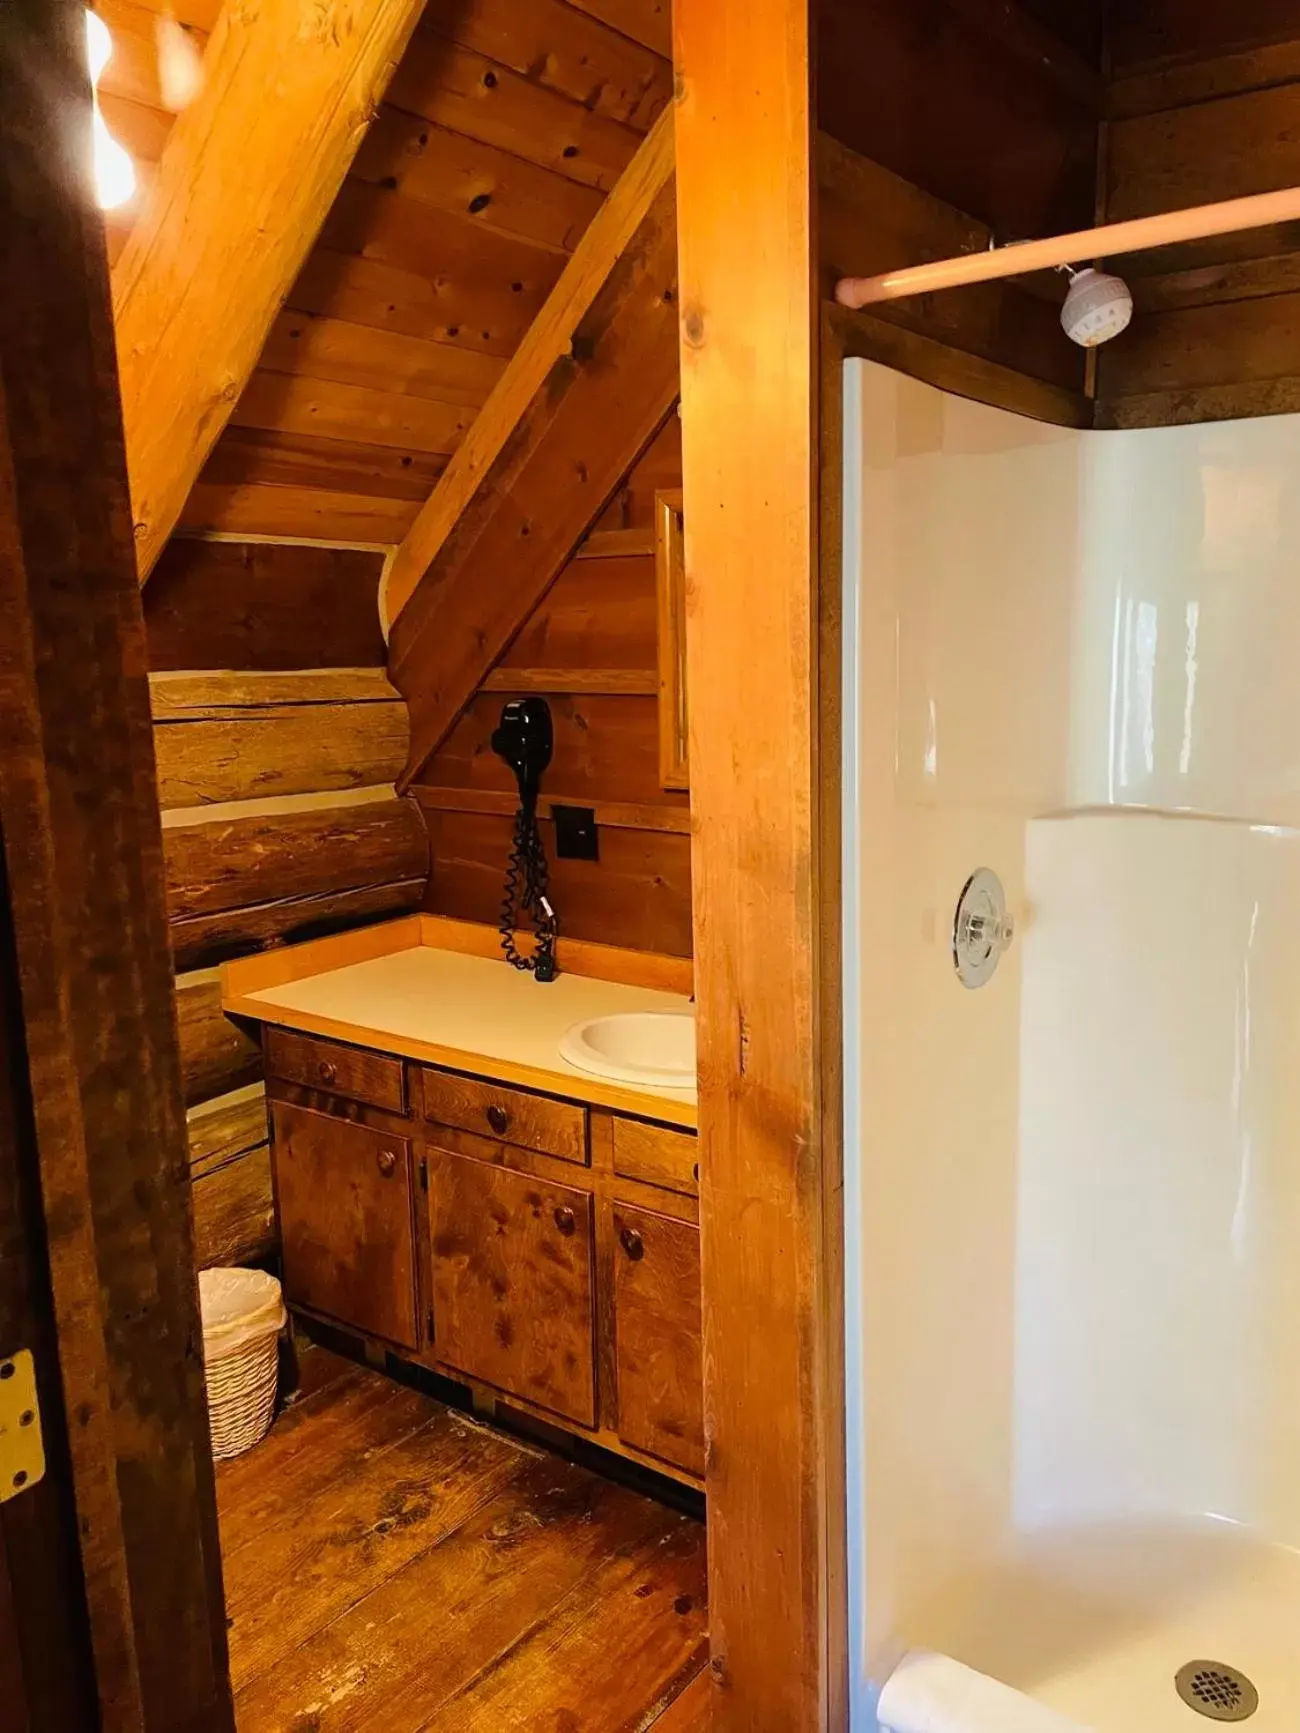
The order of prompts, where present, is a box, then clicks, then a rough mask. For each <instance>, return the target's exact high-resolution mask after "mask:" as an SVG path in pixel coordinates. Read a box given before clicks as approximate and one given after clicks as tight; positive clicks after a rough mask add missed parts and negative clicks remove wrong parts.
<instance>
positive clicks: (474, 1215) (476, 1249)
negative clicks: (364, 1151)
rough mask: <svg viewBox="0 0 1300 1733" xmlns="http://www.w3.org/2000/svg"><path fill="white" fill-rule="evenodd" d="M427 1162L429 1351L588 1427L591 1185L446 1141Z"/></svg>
mask: <svg viewBox="0 0 1300 1733" xmlns="http://www.w3.org/2000/svg"><path fill="white" fill-rule="evenodd" d="M429 1167H430V1185H429V1211H430V1217H431V1221H430V1227H431V1231H432V1239H433V1331H434V1351H435V1353H436V1354H437V1356H438V1358H439V1359H440V1360H442V1361H443V1362H445V1363H446V1364H447V1365H448V1366H451V1367H453V1368H455V1369H456V1370H457V1371H460V1372H464V1373H465V1374H466V1375H467V1376H469V1377H471V1378H478V1379H481V1380H482V1381H483V1382H484V1383H485V1384H491V1385H494V1386H495V1387H496V1388H497V1389H499V1390H504V1391H506V1392H508V1393H509V1394H510V1395H513V1396H522V1397H525V1398H526V1399H527V1400H528V1401H529V1402H536V1403H538V1404H539V1405H540V1406H541V1407H543V1408H548V1409H550V1410H552V1411H553V1412H554V1413H556V1414H562V1415H563V1416H564V1417H565V1418H566V1419H568V1420H575V1421H577V1422H578V1424H579V1425H581V1426H593V1425H594V1424H595V1420H596V1390H595V1382H596V1380H595V1332H594V1326H593V1320H592V1276H591V1271H592V1200H591V1194H590V1193H589V1192H585V1191H578V1190H575V1189H574V1187H572V1186H567V1185H557V1184H555V1182H554V1181H552V1180H543V1179H536V1178H534V1177H533V1176H532V1175H531V1174H526V1173H517V1172H515V1171H514V1170H513V1169H511V1168H505V1167H497V1166H495V1165H493V1164H492V1163H490V1162H485V1161H476V1160H473V1159H472V1158H471V1157H469V1156H463V1155H452V1154H451V1153H450V1152H448V1151H446V1150H430V1152H429Z"/></svg>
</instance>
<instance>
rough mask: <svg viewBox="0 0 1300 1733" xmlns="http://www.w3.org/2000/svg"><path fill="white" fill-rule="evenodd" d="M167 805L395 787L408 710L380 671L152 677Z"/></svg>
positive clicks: (163, 802)
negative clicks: (322, 791)
mask: <svg viewBox="0 0 1300 1733" xmlns="http://www.w3.org/2000/svg"><path fill="white" fill-rule="evenodd" d="M150 693H151V696H152V699H153V714H154V724H155V727H154V748H155V752H156V755H157V761H158V799H159V803H160V804H161V805H162V806H163V807H164V808H169V807H180V806H199V805H206V804H208V803H210V802H216V801H225V800H255V799H261V798H263V797H265V796H268V795H280V794H306V793H310V792H313V791H316V790H326V789H338V788H368V787H372V786H374V785H376V784H379V783H386V782H392V781H393V779H394V778H395V777H396V775H397V772H398V771H399V770H400V769H401V767H402V765H403V763H404V762H405V754H406V748H407V742H408V738H409V725H408V721H407V712H406V706H405V705H404V704H403V703H402V701H401V699H400V698H399V697H398V695H397V693H396V691H394V689H393V688H392V687H391V686H389V685H388V683H387V681H386V680H385V678H384V676H383V674H382V672H381V671H380V670H378V669H373V670H372V669H345V670H330V671H323V672H315V673H303V674H282V673H276V674H249V673H232V674H203V675H174V674H173V675H154V676H153V677H152V678H151V680H150Z"/></svg>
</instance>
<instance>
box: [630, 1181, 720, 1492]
mask: <svg viewBox="0 0 1300 1733" xmlns="http://www.w3.org/2000/svg"><path fill="white" fill-rule="evenodd" d="M614 1239H615V1244H614V1248H613V1254H614V1364H615V1369H616V1373H617V1378H618V1434H619V1437H620V1438H622V1439H623V1440H624V1441H625V1442H626V1443H628V1444H631V1445H634V1446H635V1447H636V1448H637V1449H638V1450H644V1451H646V1452H648V1454H649V1455H651V1456H658V1457H661V1458H662V1459H663V1460H664V1461H665V1462H672V1463H675V1464H676V1465H677V1467H678V1468H685V1469H687V1470H689V1471H690V1472H691V1473H692V1474H703V1473H704V1369H703V1363H702V1358H701V1353H700V1335H701V1307H700V1230H699V1229H698V1228H697V1227H695V1226H694V1225H693V1224H692V1223H691V1222H683V1221H676V1220H674V1219H673V1218H672V1217H670V1216H661V1215H656V1214H655V1213H654V1212H653V1211H651V1210H643V1209H634V1208H632V1207H631V1206H629V1205H627V1204H616V1205H615V1206H614Z"/></svg>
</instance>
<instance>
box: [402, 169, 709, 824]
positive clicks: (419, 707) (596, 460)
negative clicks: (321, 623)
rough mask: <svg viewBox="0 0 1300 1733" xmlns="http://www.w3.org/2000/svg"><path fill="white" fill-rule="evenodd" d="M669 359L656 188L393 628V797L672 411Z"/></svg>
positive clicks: (667, 238)
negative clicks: (398, 749) (402, 743)
mask: <svg viewBox="0 0 1300 1733" xmlns="http://www.w3.org/2000/svg"><path fill="white" fill-rule="evenodd" d="M677 347H678V346H677V235H676V200H675V198H674V192H673V186H672V183H671V181H670V182H669V183H668V184H667V185H665V186H664V187H663V189H662V190H661V192H660V193H659V196H658V197H657V198H656V199H655V200H654V202H653V204H652V205H651V206H650V209H649V210H648V211H647V213H646V216H645V219H644V221H643V222H642V223H641V225H640V227H639V228H638V229H637V231H636V234H635V235H634V236H633V239H632V242H631V244H630V246H629V247H628V248H627V250H626V251H625V252H624V254H623V256H622V257H621V258H620V260H619V261H618V266H617V269H616V270H614V271H613V273H612V274H611V276H610V278H609V280H608V282H607V283H606V284H605V285H604V287H603V288H602V290H601V292H600V294H599V295H597V296H596V298H595V300H594V301H593V302H592V304H591V307H590V309H589V311H588V313H587V316H586V318H585V319H583V321H582V322H581V324H580V325H579V326H578V328H577V330H576V331H575V332H574V334H573V344H572V350H571V352H570V353H569V354H566V355H564V356H562V357H561V358H560V359H559V360H558V361H556V363H555V364H554V366H553V367H552V368H551V370H550V372H549V373H548V374H547V376H546V378H545V380H544V381H543V383H542V386H541V388H540V390H538V392H537V393H536V395H535V396H534V397H533V400H532V402H531V403H530V404H529V406H528V408H527V410H526V412H525V413H524V415H523V416H522V418H521V419H520V420H519V422H518V423H517V424H516V425H515V426H514V427H513V428H512V429H511V431H510V435H509V439H508V441H507V443H506V444H505V446H504V447H503V449H502V451H501V453H500V455H499V456H498V458H497V461H496V463H495V464H494V465H493V467H492V468H491V470H490V471H489V472H488V474H487V475H486V476H485V477H484V480H483V484H482V486H481V487H480V488H479V490H478V492H477V493H476V494H475V496H474V498H473V500H472V501H471V502H470V505H469V507H468V509H467V510H466V511H465V513H464V514H463V515H462V517H461V518H460V520H459V522H458V523H457V524H456V527H455V529H454V530H453V532H452V533H451V535H450V536H449V537H448V538H447V540H446V541H445V542H444V544H443V546H442V549H441V551H440V552H439V554H438V557H437V559H436V560H435V561H434V563H433V565H432V566H431V567H430V569H429V571H428V572H427V574H426V576H425V578H424V581H423V582H422V583H421V585H420V587H419V589H418V590H417V591H416V593H415V595H414V597H413V598H412V599H411V601H410V602H408V604H407V606H406V607H405V608H404V609H403V610H402V613H401V614H400V615H399V617H398V620H397V623H396V625H395V626H394V628H393V634H392V638H391V640H390V643H389V675H390V678H391V679H392V680H393V682H394V684H395V685H396V686H397V687H398V688H399V690H400V691H401V693H402V695H403V697H404V698H405V699H406V701H407V704H408V706H409V708H410V712H411V752H410V757H409V759H408V761H407V767H406V770H405V772H404V773H403V775H402V776H401V777H399V778H398V788H399V790H404V789H406V788H407V787H408V786H409V784H410V783H411V781H412V780H413V778H414V777H415V776H416V775H417V774H418V773H419V771H420V770H421V769H422V768H423V766H424V764H425V762H426V761H427V760H428V758H429V756H430V755H431V754H432V753H433V752H434V751H436V749H437V747H438V746H439V744H440V743H441V741H442V740H443V739H444V738H445V737H446V735H447V733H448V731H449V730H450V729H451V727H452V725H453V724H454V723H455V720H456V718H457V716H458V715H459V714H460V712H461V711H462V709H463V708H464V706H465V705H466V704H467V703H468V701H469V700H470V698H471V697H472V696H473V695H474V692H475V690H476V689H477V688H478V686H479V685H480V683H481V682H482V680H483V678H484V676H485V675H486V674H487V672H488V671H489V669H490V668H491V667H492V666H493V665H494V663H495V662H496V661H497V659H498V657H499V656H500V655H501V653H502V651H503V650H504V649H505V648H506V646H507V645H508V644H509V642H510V640H511V639H512V638H513V637H514V635H515V633H516V632H517V631H518V630H519V628H520V626H521V625H522V624H523V622H524V621H525V620H526V619H527V617H528V615H529V613H530V612H531V611H532V609H533V608H534V607H535V606H536V605H537V603H538V602H539V601H540V600H541V599H542V597H543V596H544V595H545V594H546V591H547V589H548V588H549V587H550V585H551V583H552V581H553V580H554V578H555V577H556V575H557V574H558V572H559V571H560V569H561V567H562V566H563V565H564V564H565V562H566V561H567V560H568V558H569V556H570V554H571V553H572V551H573V549H574V547H575V546H576V545H577V543H578V542H579V541H580V540H581V538H582V536H583V535H584V534H585V533H586V531H587V530H588V529H589V528H590V527H591V525H592V524H593V523H594V522H595V520H596V518H597V517H598V516H599V514H600V512H601V511H602V509H603V508H604V506H605V505H606V503H607V502H608V501H609V499H610V497H611V496H612V495H613V493H614V492H615V490H616V489H617V487H618V484H619V482H620V480H621V479H622V477H623V476H624V474H625V473H626V472H627V470H628V469H630V468H631V466H632V465H633V463H635V461H636V459H637V458H638V457H639V456H640V454H641V452H642V451H643V450H644V449H645V447H646V446H647V445H648V444H649V442H650V440H651V439H652V438H653V437H654V435H655V434H656V433H657V432H658V430H659V428H660V427H661V426H662V425H663V422H664V420H665V418H666V417H667V416H668V415H669V413H670V412H671V410H672V407H673V404H674V403H675V401H676V398H677V392H678V356H677Z"/></svg>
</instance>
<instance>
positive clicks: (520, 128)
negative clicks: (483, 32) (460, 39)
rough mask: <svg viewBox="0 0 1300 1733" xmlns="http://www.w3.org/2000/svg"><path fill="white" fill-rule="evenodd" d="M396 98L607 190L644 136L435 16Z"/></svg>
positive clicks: (403, 69)
mask: <svg viewBox="0 0 1300 1733" xmlns="http://www.w3.org/2000/svg"><path fill="white" fill-rule="evenodd" d="M498 3H501V0H498ZM388 100H389V103H390V104H391V105H392V106H393V107H394V108H401V109H405V110H406V111H407V113H409V114H418V115H422V116H423V117H424V119H425V120H433V121H438V122H439V123H440V124H441V125H443V126H446V127H449V128H450V129H451V131H453V132H461V133H465V134H466V135H467V136H469V137H471V138H478V139H482V140H483V142H484V143H485V144H494V145H497V146H499V147H500V148H501V149H502V150H509V151H513V152H514V154H515V155H516V156H522V157H524V158H525V159H526V160H527V161H529V162H534V163H537V164H539V165H540V166H541V167H542V168H549V169H553V170H554V171H555V173H556V174H560V175H564V176H565V177H566V178H567V179H569V180H574V181H579V182H580V183H581V184H582V185H584V186H591V187H597V188H598V189H599V190H600V191H601V192H606V193H607V192H608V191H609V190H610V188H611V187H612V186H613V185H614V182H615V181H616V180H617V179H618V177H619V175H620V174H621V173H622V172H623V170H624V169H625V168H626V167H627V165H628V163H629V162H630V161H631V159H632V155H633V153H634V152H635V150H636V147H637V143H638V140H639V136H640V135H639V133H638V132H637V131H636V130H635V129H634V128H633V127H631V126H624V125H622V124H621V123H620V122H618V121H616V120H610V119H608V118H607V117H606V116H605V115H603V114H593V113H591V111H590V110H589V109H586V108H584V107H583V106H582V104H581V103H578V102H574V101H573V100H572V99H571V98H569V97H567V96H564V95H562V94H561V93H560V92H558V91H555V90H550V89H548V88H547V87H546V86H545V85H543V84H539V83H535V82H534V81H533V80H532V79H531V78H527V77H525V76H523V75H522V74H521V73H518V72H515V71H513V70H512V69H511V68H509V67H507V66H502V65H501V64H500V63H499V62H497V61H494V60H489V59H488V58H487V56H486V55H483V54H475V53H474V52H473V51H472V50H470V49H468V48H460V47H458V46H457V45H456V44H455V43H454V42H449V41H448V40H447V38H446V37H445V36H439V35H437V34H436V32H434V31H433V30H432V29H430V28H429V26H428V24H427V23H426V24H423V25H422V26H421V27H420V29H419V30H418V31H417V32H416V34H415V38H414V40H413V41H412V43H411V46H410V48H409V49H408V50H407V52H406V54H405V56H404V57H403V60H402V64H401V65H400V66H399V67H398V69H397V71H396V73H395V74H394V77H393V82H392V84H391V85H390V86H389V91H388Z"/></svg>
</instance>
